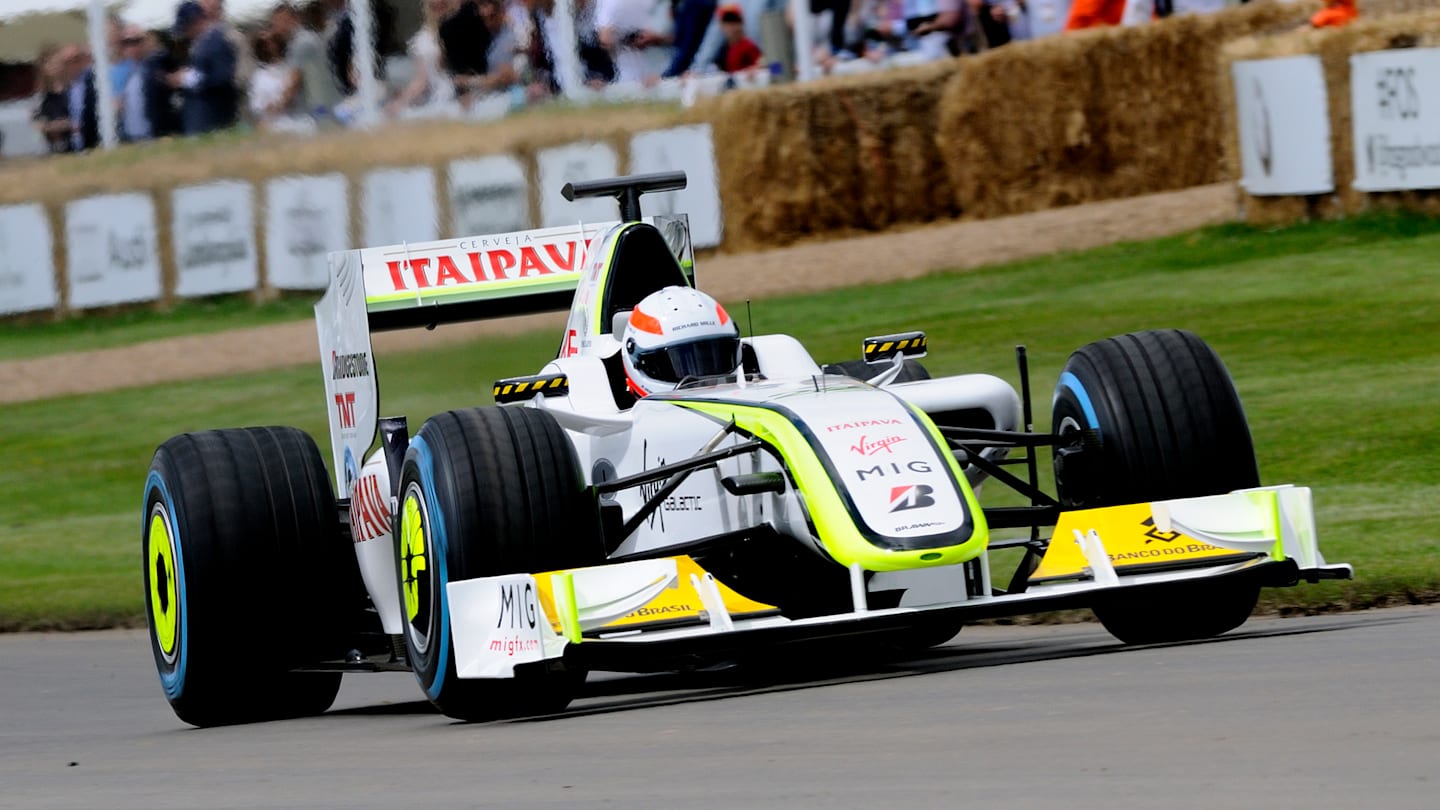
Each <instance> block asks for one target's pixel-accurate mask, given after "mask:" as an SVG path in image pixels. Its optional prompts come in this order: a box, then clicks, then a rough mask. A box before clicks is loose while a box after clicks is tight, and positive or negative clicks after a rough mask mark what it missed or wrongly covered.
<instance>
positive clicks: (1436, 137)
mask: <svg viewBox="0 0 1440 810" xmlns="http://www.w3.org/2000/svg"><path fill="white" fill-rule="evenodd" d="M1350 111H1351V117H1350V120H1351V125H1352V127H1353V132H1354V136H1355V140H1354V144H1355V147H1354V148H1355V188H1357V189H1359V190H1360V191H1400V190H1404V189H1415V188H1440V49H1436V48H1414V49H1406V50H1398V51H1375V52H1372V53H1357V54H1354V55H1353V56H1351V57H1350Z"/></svg>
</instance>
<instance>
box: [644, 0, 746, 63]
mask: <svg viewBox="0 0 1440 810" xmlns="http://www.w3.org/2000/svg"><path fill="white" fill-rule="evenodd" d="M734 9H735V11H736V13H737V14H738V13H739V11H740V7H739V6H734ZM714 16H715V0H676V2H675V55H674V57H673V58H672V59H671V60H670V66H669V67H667V68H665V72H664V73H662V74H660V75H661V76H662V77H665V78H670V77H674V76H679V75H680V74H682V73H684V72H685V71H687V70H689V69H690V65H691V64H692V63H694V61H695V53H696V52H697V51H699V50H700V43H701V42H703V41H704V40H705V32H706V30H708V29H709V28H710V18H712V17H714ZM742 28H743V25H742ZM742 34H743V32H742ZM751 44H752V45H753V44H754V43H751Z"/></svg>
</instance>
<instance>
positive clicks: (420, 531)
mask: <svg viewBox="0 0 1440 810" xmlns="http://www.w3.org/2000/svg"><path fill="white" fill-rule="evenodd" d="M400 569H401V570H400V576H401V582H403V583H404V590H405V615H406V617H407V618H408V619H409V620H410V621H412V622H413V621H415V617H416V616H419V615H420V577H421V576H423V575H424V571H425V519H424V516H423V514H422V512H421V511H420V499H419V498H417V497H415V493H414V492H413V491H411V492H409V493H407V494H406V496H405V507H404V510H403V511H402V512H401V513H400Z"/></svg>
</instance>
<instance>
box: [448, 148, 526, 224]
mask: <svg viewBox="0 0 1440 810" xmlns="http://www.w3.org/2000/svg"><path fill="white" fill-rule="evenodd" d="M449 180H450V232H451V235H453V236H457V237H459V236H479V235H481V234H487V233H508V232H510V231H523V230H526V229H527V228H529V227H530V184H529V183H527V182H526V181H525V167H524V166H522V165H520V161H518V160H516V159H515V158H513V157H510V156H509V155H491V156H489V157H482V158H476V159H474V160H457V161H455V162H454V163H451V164H450V171H449Z"/></svg>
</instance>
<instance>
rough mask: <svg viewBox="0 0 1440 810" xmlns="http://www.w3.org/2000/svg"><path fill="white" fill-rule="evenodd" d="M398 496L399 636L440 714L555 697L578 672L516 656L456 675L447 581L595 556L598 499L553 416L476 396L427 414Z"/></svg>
mask: <svg viewBox="0 0 1440 810" xmlns="http://www.w3.org/2000/svg"><path fill="white" fill-rule="evenodd" d="M399 496H400V506H399V510H398V512H397V518H396V519H397V526H396V529H397V530H396V531H395V549H396V560H397V563H398V566H399V567H398V570H399V571H400V603H401V604H402V605H404V607H405V621H406V625H405V629H404V633H405V647H406V651H407V654H408V656H409V659H410V665H411V668H412V669H414V671H415V677H416V679H417V680H418V681H419V682H420V687H421V688H422V689H423V690H424V691H425V695H426V697H428V698H429V699H430V701H431V702H432V703H434V704H435V706H436V707H437V708H439V709H440V711H441V712H443V713H444V714H446V715H447V716H450V717H454V718H457V719H460V720H471V721H475V720H490V719H495V718H500V717H507V716H519V715H530V714H544V713H549V712H557V711H560V710H561V709H564V708H565V707H566V706H567V705H569V703H570V701H571V700H572V699H573V698H574V696H575V694H576V692H577V691H578V690H579V688H580V686H581V684H582V683H583V682H584V679H585V673H584V672H583V671H577V670H574V669H569V670H566V669H564V668H563V665H561V664H560V663H559V662H547V663H545V664H534V665H522V666H520V667H517V668H516V671H515V678H513V679H505V680H498V679H497V680H491V679H483V680H482V679H465V680H461V679H460V678H458V677H457V676H456V671H455V648H454V642H453V639H452V638H451V633H450V606H449V599H448V597H447V595H446V589H445V585H446V583H449V582H458V581H460V580H466V579H473V578H475V577H488V576H499V575H502V574H517V573H536V572H540V571H553V570H556V569H561V568H578V567H582V566H587V565H595V564H597V563H600V562H602V561H603V560H604V558H605V552H604V547H603V544H602V541H601V537H600V521H599V517H598V515H597V512H596V505H595V503H594V500H593V499H592V498H591V497H590V495H589V494H588V493H587V491H586V489H585V485H584V479H583V477H582V475H581V473H580V465H579V462H578V461H577V459H576V456H575V450H574V448H573V447H572V446H571V444H570V440H569V438H567V437H566V435H565V432H564V430H562V429H561V428H560V426H559V425H558V424H557V423H556V422H555V419H554V417H552V416H551V415H550V414H548V413H545V412H543V411H539V410H535V409H532V408H474V409H468V410H459V411H449V412H447V413H442V414H439V415H438V416H435V417H433V418H431V419H430V420H429V421H427V422H426V423H425V425H424V426H423V427H421V428H420V432H419V433H418V434H417V435H416V436H415V438H413V439H412V440H411V442H410V448H409V450H408V451H407V452H406V454H405V462H404V465H403V466H402V468H401V473H400V488H399Z"/></svg>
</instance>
